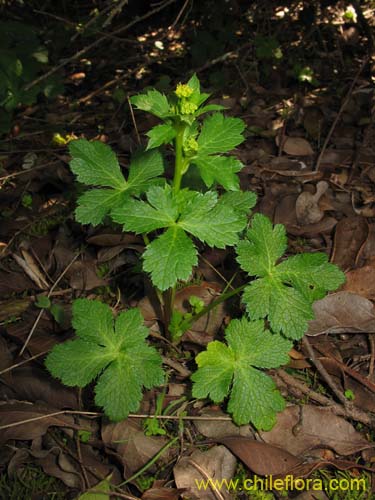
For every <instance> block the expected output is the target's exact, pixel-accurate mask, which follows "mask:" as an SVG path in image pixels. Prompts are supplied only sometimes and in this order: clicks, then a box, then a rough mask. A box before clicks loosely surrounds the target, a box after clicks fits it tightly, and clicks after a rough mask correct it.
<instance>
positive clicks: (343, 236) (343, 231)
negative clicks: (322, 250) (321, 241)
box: [331, 215, 369, 271]
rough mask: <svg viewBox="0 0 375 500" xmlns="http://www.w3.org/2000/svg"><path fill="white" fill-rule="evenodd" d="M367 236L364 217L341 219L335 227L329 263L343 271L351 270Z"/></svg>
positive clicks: (367, 229) (356, 216) (367, 231)
mask: <svg viewBox="0 0 375 500" xmlns="http://www.w3.org/2000/svg"><path fill="white" fill-rule="evenodd" d="M368 234H369V227H368V224H367V221H366V219H365V218H364V217H361V216H359V215H355V216H353V217H345V219H341V220H340V221H339V222H338V223H337V225H336V230H335V239H334V246H333V251H332V258H331V261H332V262H333V263H334V264H336V265H337V266H339V267H340V268H341V269H342V270H343V271H347V270H348V269H351V268H353V267H354V264H355V262H356V259H357V256H358V252H359V251H360V249H361V248H362V246H363V245H364V243H365V242H366V240H367V237H368Z"/></svg>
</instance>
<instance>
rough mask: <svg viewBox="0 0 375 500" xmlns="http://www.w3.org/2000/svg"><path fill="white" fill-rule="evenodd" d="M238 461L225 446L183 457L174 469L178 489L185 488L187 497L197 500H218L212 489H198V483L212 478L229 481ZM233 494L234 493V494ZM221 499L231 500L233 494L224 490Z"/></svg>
mask: <svg viewBox="0 0 375 500" xmlns="http://www.w3.org/2000/svg"><path fill="white" fill-rule="evenodd" d="M236 462H237V461H236V459H235V457H234V456H233V455H232V453H230V451H228V450H227V449H226V448H225V446H214V447H213V448H211V449H209V450H207V451H203V452H202V451H199V450H196V451H194V453H193V454H192V455H191V456H190V457H182V458H181V460H179V462H178V463H177V465H175V467H174V469H173V473H174V479H175V482H176V485H177V488H185V489H186V490H187V496H188V497H189V498H191V499H196V500H218V496H217V493H216V492H215V491H213V489H211V488H209V487H208V488H207V489H206V490H205V491H203V489H202V488H201V489H198V487H197V482H199V481H207V480H208V479H210V478H214V479H215V480H218V481H221V480H223V479H226V480H227V481H229V480H230V479H232V478H233V476H234V473H235V470H236ZM232 493H233V492H232ZM220 495H221V498H223V499H227V500H230V499H232V498H233V497H232V494H231V493H229V492H228V491H227V490H225V489H224V488H222V489H221V490H220Z"/></svg>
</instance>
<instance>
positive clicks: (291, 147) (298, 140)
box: [276, 136, 314, 156]
mask: <svg viewBox="0 0 375 500" xmlns="http://www.w3.org/2000/svg"><path fill="white" fill-rule="evenodd" d="M278 143H279V140H278V138H276V144H277V145H279V144H278ZM282 149H283V151H284V153H286V154H287V155H291V156H310V155H313V154H314V150H313V149H312V147H311V145H310V143H309V141H307V140H306V139H303V137H287V136H284V137H283V146H282Z"/></svg>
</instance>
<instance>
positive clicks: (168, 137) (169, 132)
mask: <svg viewBox="0 0 375 500" xmlns="http://www.w3.org/2000/svg"><path fill="white" fill-rule="evenodd" d="M146 135H147V137H149V141H148V144H147V149H153V148H158V147H159V146H161V145H162V144H169V143H170V142H171V141H172V139H174V138H175V137H176V130H175V129H174V128H173V127H172V125H169V124H168V123H163V124H162V125H156V127H153V128H152V129H151V130H149V131H148V132H147V134H146Z"/></svg>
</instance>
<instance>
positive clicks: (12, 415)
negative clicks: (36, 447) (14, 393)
mask: <svg viewBox="0 0 375 500" xmlns="http://www.w3.org/2000/svg"><path fill="white" fill-rule="evenodd" d="M56 413H58V414H57V415H56ZM59 413H60V412H59V410H58V409H56V408H49V407H46V406H42V405H40V404H31V403H23V402H18V401H14V402H4V403H2V404H0V443H6V442H7V441H8V440H9V439H22V440H29V439H35V438H37V437H40V436H43V435H44V434H45V433H46V432H47V429H48V428H49V427H51V426H54V427H67V428H72V429H77V430H78V429H79V428H80V427H79V426H77V425H76V424H74V421H73V418H72V417H70V416H69V415H62V414H59Z"/></svg>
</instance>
